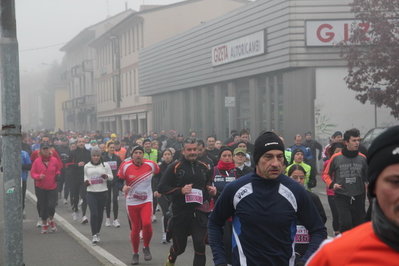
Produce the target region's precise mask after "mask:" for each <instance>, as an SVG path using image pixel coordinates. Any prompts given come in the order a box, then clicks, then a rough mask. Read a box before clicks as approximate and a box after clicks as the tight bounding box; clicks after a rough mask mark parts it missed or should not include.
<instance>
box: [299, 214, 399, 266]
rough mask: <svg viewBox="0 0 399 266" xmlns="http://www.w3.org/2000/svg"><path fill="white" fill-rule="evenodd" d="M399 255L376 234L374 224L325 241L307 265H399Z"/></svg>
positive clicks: (361, 226) (366, 224) (367, 224)
mask: <svg viewBox="0 0 399 266" xmlns="http://www.w3.org/2000/svg"><path fill="white" fill-rule="evenodd" d="M398 263H399V252H397V251H395V250H394V249H393V248H391V247H389V246H387V245H386V244H385V243H384V242H382V241H381V240H380V239H379V238H378V237H377V236H376V234H375V233H374V231H373V228H372V225H371V222H368V223H365V224H362V225H359V226H357V227H355V228H354V229H352V230H349V231H347V232H345V233H343V234H342V236H338V237H336V238H334V239H329V240H326V241H324V242H323V243H322V244H321V246H320V248H319V250H318V251H316V253H314V255H313V256H312V257H311V258H310V259H309V261H308V263H307V264H306V266H341V265H342V266H343V265H345V266H375V265H384V266H391V265H392V266H397V265H398Z"/></svg>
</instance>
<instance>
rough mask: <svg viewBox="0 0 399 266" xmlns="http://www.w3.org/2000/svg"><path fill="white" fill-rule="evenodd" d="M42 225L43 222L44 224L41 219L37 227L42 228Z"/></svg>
mask: <svg viewBox="0 0 399 266" xmlns="http://www.w3.org/2000/svg"><path fill="white" fill-rule="evenodd" d="M42 223H43V222H42V219H40V220H39V221H38V222H37V224H36V226H37V227H42Z"/></svg>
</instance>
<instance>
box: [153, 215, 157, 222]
mask: <svg viewBox="0 0 399 266" xmlns="http://www.w3.org/2000/svg"><path fill="white" fill-rule="evenodd" d="M152 221H153V222H156V221H157V217H156V216H155V214H153V215H152Z"/></svg>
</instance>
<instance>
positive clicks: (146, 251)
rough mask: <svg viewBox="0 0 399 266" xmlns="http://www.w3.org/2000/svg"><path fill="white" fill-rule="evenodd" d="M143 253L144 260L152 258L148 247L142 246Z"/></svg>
mask: <svg viewBox="0 0 399 266" xmlns="http://www.w3.org/2000/svg"><path fill="white" fill-rule="evenodd" d="M143 253H144V260H152V255H151V252H150V248H149V247H144V248H143Z"/></svg>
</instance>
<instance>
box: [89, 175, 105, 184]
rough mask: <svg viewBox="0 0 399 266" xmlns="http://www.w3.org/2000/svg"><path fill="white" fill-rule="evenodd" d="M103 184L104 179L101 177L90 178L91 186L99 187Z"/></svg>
mask: <svg viewBox="0 0 399 266" xmlns="http://www.w3.org/2000/svg"><path fill="white" fill-rule="evenodd" d="M102 183H104V179H102V178H101V176H100V175H94V176H91V177H90V184H92V185H97V184H102Z"/></svg>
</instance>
